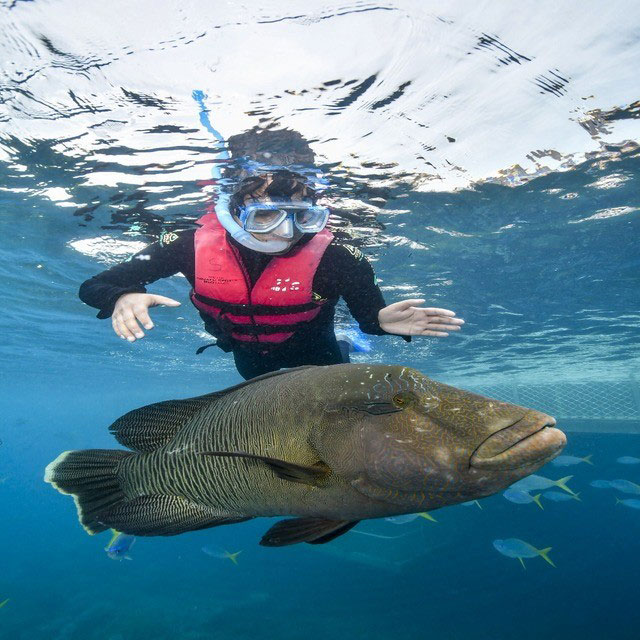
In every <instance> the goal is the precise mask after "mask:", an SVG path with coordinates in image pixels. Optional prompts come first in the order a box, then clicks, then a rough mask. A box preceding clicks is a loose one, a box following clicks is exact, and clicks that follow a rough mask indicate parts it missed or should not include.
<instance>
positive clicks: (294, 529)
mask: <svg viewBox="0 0 640 640" xmlns="http://www.w3.org/2000/svg"><path fill="white" fill-rule="evenodd" d="M358 522H359V520H325V519H323V518H292V519H290V520H281V521H280V522H278V523H276V524H275V525H273V527H271V529H269V530H268V531H267V533H265V534H264V536H262V540H260V544H261V545H262V546H263V547H285V546H287V545H290V544H298V543H299V542H308V543H309V544H324V543H325V542H330V541H331V540H334V539H335V538H337V537H338V536H341V535H342V534H343V533H346V532H347V531H349V529H351V528H352V527H355V526H356V525H357V524H358Z"/></svg>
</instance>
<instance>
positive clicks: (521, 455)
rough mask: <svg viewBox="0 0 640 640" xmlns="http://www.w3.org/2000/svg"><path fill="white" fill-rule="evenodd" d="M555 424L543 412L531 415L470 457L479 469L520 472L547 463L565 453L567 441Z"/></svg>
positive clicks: (482, 445)
mask: <svg viewBox="0 0 640 640" xmlns="http://www.w3.org/2000/svg"><path fill="white" fill-rule="evenodd" d="M555 424H556V421H555V419H554V418H552V417H551V416H548V415H546V414H545V413H541V412H540V411H533V410H531V411H528V412H527V413H526V414H525V415H524V416H523V417H522V418H521V419H520V420H518V421H516V422H514V423H513V424H511V425H509V426H507V427H504V428H502V429H499V430H498V431H496V432H494V433H492V434H491V435H490V436H489V437H488V438H486V439H485V440H484V441H483V442H481V443H480V445H479V446H478V447H477V448H476V450H475V451H474V452H473V454H472V455H471V458H470V460H469V465H470V467H473V468H476V469H492V468H496V469H517V468H519V467H524V466H530V465H536V464H538V463H542V462H546V461H548V460H550V459H551V458H554V457H555V456H556V455H558V454H559V453H560V451H562V449H563V448H564V446H565V444H566V443H567V438H566V436H565V435H564V433H563V432H562V431H560V429H555V428H554V427H555Z"/></svg>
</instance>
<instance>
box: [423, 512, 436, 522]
mask: <svg viewBox="0 0 640 640" xmlns="http://www.w3.org/2000/svg"><path fill="white" fill-rule="evenodd" d="M418 515H419V516H420V517H421V518H424V519H425V520H431V522H438V521H437V520H436V519H435V518H434V517H433V516H432V515H431V514H430V513H427V512H426V511H423V512H422V513H419V514H418Z"/></svg>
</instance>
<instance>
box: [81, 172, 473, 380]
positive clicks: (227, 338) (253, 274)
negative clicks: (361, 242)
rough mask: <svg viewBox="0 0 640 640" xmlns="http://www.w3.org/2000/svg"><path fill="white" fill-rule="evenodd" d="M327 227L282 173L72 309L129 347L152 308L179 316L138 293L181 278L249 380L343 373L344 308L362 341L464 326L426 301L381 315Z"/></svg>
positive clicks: (173, 237) (243, 190) (251, 187)
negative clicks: (107, 327) (323, 370)
mask: <svg viewBox="0 0 640 640" xmlns="http://www.w3.org/2000/svg"><path fill="white" fill-rule="evenodd" d="M328 217H329V211H328V209H327V208H325V207H322V206H319V205H317V204H316V193H315V190H314V189H313V187H312V186H310V185H309V184H307V182H306V181H305V178H304V177H303V176H301V175H299V174H297V173H294V172H292V171H288V170H275V171H271V172H267V173H261V174H258V175H253V176H249V177H247V178H245V179H244V180H242V181H241V182H240V184H239V185H238V187H237V189H236V190H235V192H234V193H233V195H232V196H231V197H230V199H228V200H227V199H225V198H220V199H219V200H218V202H217V203H216V207H215V212H211V213H208V214H206V215H205V216H203V217H202V218H200V220H198V229H197V230H188V231H182V232H179V233H175V232H171V233H166V234H164V235H163V236H162V237H161V238H160V240H159V241H158V242H155V243H153V244H151V245H149V246H147V247H146V248H145V249H143V250H142V251H140V252H139V253H137V254H136V255H134V256H133V257H132V258H130V259H129V260H127V261H126V262H124V263H121V264H119V265H116V266H114V267H112V268H110V269H108V270H106V271H104V272H102V273H100V274H99V275H96V276H94V277H93V278H90V279H89V280H87V281H86V282H84V283H83V284H82V286H81V287H80V298H81V300H82V301H83V302H85V303H86V304H88V305H90V306H93V307H96V308H98V309H99V310H100V312H99V313H98V318H109V317H111V321H112V325H113V330H114V331H115V333H116V334H117V335H118V336H120V337H121V338H123V339H126V340H129V341H130V342H134V341H135V340H136V339H139V338H142V337H143V336H144V332H143V330H142V328H141V326H140V325H142V327H144V328H145V329H151V328H152V327H153V322H152V320H151V318H150V316H149V308H150V307H154V306H158V305H165V306H169V307H175V306H179V304H180V303H179V302H178V301H176V300H173V299H171V298H167V297H165V296H159V295H154V294H150V293H147V292H146V288H145V285H147V284H149V283H151V282H154V281H156V280H158V279H160V278H166V277H169V276H171V275H173V274H176V273H182V274H183V275H184V276H185V277H186V278H187V280H188V281H189V283H190V284H191V287H192V292H191V301H192V302H193V304H194V305H195V306H196V307H197V308H198V310H199V312H200V315H201V317H202V319H203V320H204V324H205V328H206V330H207V331H208V332H209V333H211V334H212V335H213V336H215V337H216V339H217V341H216V345H217V346H218V347H219V348H220V349H222V350H223V351H225V352H233V356H234V359H235V364H236V367H237V369H238V371H239V373H240V375H242V376H243V377H244V378H245V379H249V378H252V377H255V376H258V375H261V374H263V373H267V372H269V371H276V370H278V369H281V368H289V367H297V366H301V365H305V364H315V365H328V364H337V363H341V362H345V361H347V360H348V357H346V356H345V353H344V351H342V352H341V349H340V347H339V345H338V342H337V340H336V336H335V334H334V310H335V306H336V304H337V302H338V299H339V298H340V297H342V298H343V299H344V300H345V302H346V303H347V306H348V308H349V311H350V312H351V314H352V316H353V317H354V318H355V319H356V321H357V322H358V324H359V327H360V329H361V330H362V331H363V332H364V333H369V334H373V335H383V334H396V335H400V336H416V335H427V336H436V337H443V336H446V335H448V332H450V331H457V330H459V329H460V326H461V325H462V324H463V320H461V319H459V318H456V317H455V313H454V312H453V311H449V310H447V309H437V308H419V307H418V306H417V305H420V304H422V303H423V302H424V300H417V299H411V300H402V301H400V302H396V303H394V304H391V305H388V306H387V305H386V304H385V301H384V298H383V297H382V293H381V291H380V289H379V288H378V286H377V285H376V283H375V276H374V273H373V269H372V268H371V265H370V264H369V262H368V261H367V259H366V258H365V257H364V255H363V254H362V252H361V251H359V250H358V249H356V248H355V247H351V246H348V245H340V244H336V242H335V241H334V237H333V234H332V233H331V232H330V231H329V230H328V229H326V224H327V220H328ZM405 339H407V338H405Z"/></svg>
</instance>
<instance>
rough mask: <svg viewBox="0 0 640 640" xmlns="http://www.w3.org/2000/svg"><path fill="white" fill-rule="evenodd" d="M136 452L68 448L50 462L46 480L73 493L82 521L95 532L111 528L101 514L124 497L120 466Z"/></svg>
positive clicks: (88, 528) (89, 531) (59, 489)
mask: <svg viewBox="0 0 640 640" xmlns="http://www.w3.org/2000/svg"><path fill="white" fill-rule="evenodd" d="M133 455H136V454H135V453H133V452H131V451H121V450H117V449H85V450H82V451H65V452H64V453H61V454H60V455H59V456H58V457H57V458H56V459H55V460H54V461H53V462H51V463H49V465H48V466H47V468H46V469H45V472H44V480H45V482H49V483H50V484H52V485H53V486H54V487H55V488H56V489H57V490H58V491H59V492H60V493H65V494H69V495H72V496H73V499H74V501H75V503H76V509H77V510H78V520H80V524H81V525H82V526H83V527H84V528H85V530H86V531H87V533H89V534H90V535H93V534H94V533H100V532H101V531H106V530H107V529H108V528H109V526H108V525H106V524H104V523H102V522H101V516H102V515H103V514H104V513H106V512H107V511H109V510H110V509H112V508H113V507H114V506H115V505H117V504H120V503H121V502H122V501H123V500H124V493H123V492H122V488H121V486H120V481H119V479H118V467H119V464H120V462H121V461H122V460H123V459H125V458H128V457H129V456H133Z"/></svg>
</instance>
